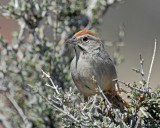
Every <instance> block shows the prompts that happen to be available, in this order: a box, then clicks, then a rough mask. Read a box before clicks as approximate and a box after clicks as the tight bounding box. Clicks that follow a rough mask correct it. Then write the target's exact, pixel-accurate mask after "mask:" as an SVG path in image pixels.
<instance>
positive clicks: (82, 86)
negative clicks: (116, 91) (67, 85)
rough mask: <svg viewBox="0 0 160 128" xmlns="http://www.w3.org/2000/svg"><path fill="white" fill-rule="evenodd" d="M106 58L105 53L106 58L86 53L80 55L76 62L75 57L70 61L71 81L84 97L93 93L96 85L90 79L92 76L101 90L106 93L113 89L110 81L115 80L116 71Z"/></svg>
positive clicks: (98, 54)
mask: <svg viewBox="0 0 160 128" xmlns="http://www.w3.org/2000/svg"><path fill="white" fill-rule="evenodd" d="M107 57H108V55H107V53H106V56H104V55H103V56H102V55H101V54H100V53H97V54H90V53H87V54H81V55H80V56H79V58H78V60H77V61H76V57H74V59H73V60H72V63H71V66H70V69H71V75H72V78H73V81H74V83H75V84H76V86H77V88H78V89H79V90H80V91H81V92H82V93H83V94H84V95H85V93H89V94H90V95H92V94H94V93H95V88H97V85H96V84H95V83H94V81H93V79H92V77H93V76H94V78H95V80H96V81H97V83H98V84H99V85H100V87H101V88H102V90H106V91H107V90H110V89H113V88H114V85H113V81H112V79H114V78H116V70H115V67H114V65H113V63H112V61H111V60H110V59H109V57H108V58H107ZM86 95H87V94H86Z"/></svg>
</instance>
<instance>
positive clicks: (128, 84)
mask: <svg viewBox="0 0 160 128" xmlns="http://www.w3.org/2000/svg"><path fill="white" fill-rule="evenodd" d="M114 81H116V82H120V83H122V84H124V85H126V86H127V87H129V88H131V89H134V90H136V91H139V92H141V93H146V92H147V91H145V90H142V89H139V88H136V87H134V86H133V85H132V84H130V83H126V82H124V81H121V80H118V79H114Z"/></svg>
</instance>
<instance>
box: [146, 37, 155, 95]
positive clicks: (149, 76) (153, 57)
mask: <svg viewBox="0 0 160 128" xmlns="http://www.w3.org/2000/svg"><path fill="white" fill-rule="evenodd" d="M156 48H157V40H156V39H155V43H154V51H153V55H152V61H151V65H150V69H149V73H148V78H147V85H146V87H147V91H148V92H149V81H150V78H151V72H152V67H153V62H154V59H155V54H156Z"/></svg>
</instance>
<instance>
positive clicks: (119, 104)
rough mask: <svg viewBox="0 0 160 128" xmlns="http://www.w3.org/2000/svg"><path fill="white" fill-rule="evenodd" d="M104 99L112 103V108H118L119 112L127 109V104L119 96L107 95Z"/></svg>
mask: <svg viewBox="0 0 160 128" xmlns="http://www.w3.org/2000/svg"><path fill="white" fill-rule="evenodd" d="M106 97H107V98H108V100H109V101H110V102H111V103H112V105H113V107H114V108H120V109H121V110H123V109H124V108H125V107H129V104H128V103H127V102H126V101H125V100H124V99H122V97H121V96H120V95H119V94H108V93H107V94H106Z"/></svg>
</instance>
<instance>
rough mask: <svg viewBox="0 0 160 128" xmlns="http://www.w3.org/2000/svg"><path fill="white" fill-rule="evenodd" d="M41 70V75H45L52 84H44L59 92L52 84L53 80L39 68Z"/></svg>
mask: <svg viewBox="0 0 160 128" xmlns="http://www.w3.org/2000/svg"><path fill="white" fill-rule="evenodd" d="M41 71H42V73H43V75H45V76H46V77H47V78H48V79H49V80H50V82H51V84H52V86H50V85H49V84H46V86H48V87H50V88H52V89H54V90H56V93H57V94H60V93H59V91H58V89H57V86H56V85H55V84H54V82H53V80H52V79H51V76H50V75H49V74H47V73H45V72H44V71H43V70H42V69H41Z"/></svg>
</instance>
